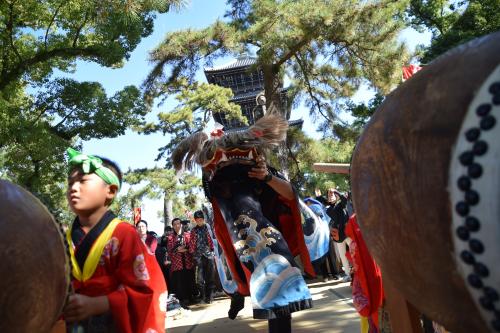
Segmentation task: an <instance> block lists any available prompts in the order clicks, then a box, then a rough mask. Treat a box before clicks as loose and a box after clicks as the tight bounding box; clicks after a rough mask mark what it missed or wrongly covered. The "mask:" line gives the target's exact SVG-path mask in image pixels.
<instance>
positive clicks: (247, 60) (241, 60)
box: [204, 57, 257, 73]
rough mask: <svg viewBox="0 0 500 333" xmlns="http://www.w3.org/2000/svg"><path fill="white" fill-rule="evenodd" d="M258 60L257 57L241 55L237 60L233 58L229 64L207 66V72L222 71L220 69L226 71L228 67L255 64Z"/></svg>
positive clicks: (243, 66)
mask: <svg viewBox="0 0 500 333" xmlns="http://www.w3.org/2000/svg"><path fill="white" fill-rule="evenodd" d="M256 62H257V59H256V58H251V57H241V58H238V59H236V60H233V61H231V62H229V63H227V64H224V65H220V66H216V67H211V68H205V69H204V70H205V73H207V72H220V71H225V70H228V69H237V68H245V67H248V66H251V65H254V64H255V63H256Z"/></svg>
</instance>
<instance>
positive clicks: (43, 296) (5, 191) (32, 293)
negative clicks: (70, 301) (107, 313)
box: [0, 180, 69, 333]
mask: <svg viewBox="0 0 500 333" xmlns="http://www.w3.org/2000/svg"><path fill="white" fill-rule="evenodd" d="M0 212H1V214H0V253H1V254H2V259H1V261H2V262H1V264H0V274H1V279H0V290H1V292H0V332H2V333H10V332H12V333H14V332H16V333H24V332H26V333H28V332H41V333H43V332H49V331H50V329H51V327H52V325H53V324H54V322H55V321H56V320H57V319H58V317H59V316H60V314H61V310H62V307H63V306H64V302H65V300H66V295H67V291H68V287H69V275H68V265H67V259H66V258H67V257H66V249H65V246H64V241H63V238H62V236H61V233H60V231H59V227H58V225H57V224H56V222H55V221H54V219H53V217H52V216H51V214H50V213H49V212H48V210H47V209H46V208H45V207H44V206H43V205H42V204H41V203H40V201H38V199H36V198H35V197H34V196H33V195H31V194H30V193H29V192H27V191H26V190H24V189H22V188H21V187H19V186H17V185H14V184H12V183H10V182H8V181H5V180H0Z"/></svg>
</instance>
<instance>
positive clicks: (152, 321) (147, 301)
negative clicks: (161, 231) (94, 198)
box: [107, 223, 167, 333]
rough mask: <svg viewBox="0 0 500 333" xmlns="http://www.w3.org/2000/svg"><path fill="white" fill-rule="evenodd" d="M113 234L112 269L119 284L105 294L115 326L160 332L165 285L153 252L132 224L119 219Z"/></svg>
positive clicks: (137, 332) (121, 329) (138, 331)
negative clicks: (114, 254) (116, 246)
mask: <svg viewBox="0 0 500 333" xmlns="http://www.w3.org/2000/svg"><path fill="white" fill-rule="evenodd" d="M114 236H115V237H116V238H117V239H118V241H119V243H120V244H119V250H118V251H119V252H118V255H117V261H116V267H115V270H114V272H113V275H114V277H115V278H116V279H117V281H118V283H119V285H118V289H117V290H116V291H113V292H111V293H110V294H108V295H107V297H108V300H109V305H110V310H111V313H112V315H113V320H114V323H115V325H116V328H117V329H118V331H119V332H124V333H125V332H126V333H143V332H144V333H146V332H147V333H152V332H164V331H165V311H166V302H167V292H166V290H167V289H166V285H165V280H164V278H163V274H162V273H161V270H160V267H159V266H158V263H157V262H156V258H155V256H154V255H152V254H150V253H149V251H148V250H147V249H146V245H145V244H144V243H143V242H142V241H141V239H140V238H139V236H138V235H137V232H136V231H135V229H134V228H133V227H132V226H128V225H125V224H124V223H122V224H121V225H120V226H119V227H117V230H115V233H114Z"/></svg>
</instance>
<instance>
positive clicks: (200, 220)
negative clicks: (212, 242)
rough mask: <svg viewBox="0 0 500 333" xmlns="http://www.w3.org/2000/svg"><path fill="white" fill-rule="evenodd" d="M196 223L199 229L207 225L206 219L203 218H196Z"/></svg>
mask: <svg viewBox="0 0 500 333" xmlns="http://www.w3.org/2000/svg"><path fill="white" fill-rule="evenodd" d="M194 221H195V222H196V225H197V226H198V227H201V226H203V225H204V224H205V219H204V218H203V217H196V218H195V219H194Z"/></svg>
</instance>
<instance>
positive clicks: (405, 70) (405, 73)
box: [403, 65, 422, 81]
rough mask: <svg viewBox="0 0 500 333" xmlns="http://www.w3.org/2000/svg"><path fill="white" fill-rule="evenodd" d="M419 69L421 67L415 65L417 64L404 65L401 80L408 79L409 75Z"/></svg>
mask: <svg viewBox="0 0 500 333" xmlns="http://www.w3.org/2000/svg"><path fill="white" fill-rule="evenodd" d="M421 69H422V67H420V66H417V65H410V66H404V67H403V81H406V80H408V79H409V78H410V77H412V76H413V75H414V74H415V73H416V72H418V71H419V70H421Z"/></svg>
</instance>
